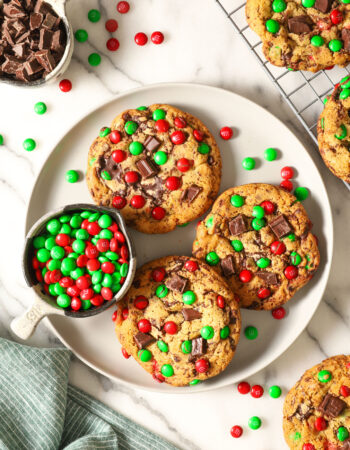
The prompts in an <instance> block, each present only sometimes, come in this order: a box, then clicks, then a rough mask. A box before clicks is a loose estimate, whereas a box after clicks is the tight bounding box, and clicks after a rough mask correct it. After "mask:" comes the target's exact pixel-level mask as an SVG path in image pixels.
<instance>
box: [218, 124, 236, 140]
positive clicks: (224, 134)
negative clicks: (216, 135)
mask: <svg viewBox="0 0 350 450" xmlns="http://www.w3.org/2000/svg"><path fill="white" fill-rule="evenodd" d="M232 136H233V131H232V128H230V127H222V128H221V130H220V137H221V138H222V139H224V140H225V141H227V140H229V139H231V138H232Z"/></svg>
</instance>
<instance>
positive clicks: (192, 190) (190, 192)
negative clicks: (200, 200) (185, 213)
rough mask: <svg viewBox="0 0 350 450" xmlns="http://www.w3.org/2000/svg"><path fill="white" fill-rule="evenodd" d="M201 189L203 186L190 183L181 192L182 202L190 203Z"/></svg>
mask: <svg viewBox="0 0 350 450" xmlns="http://www.w3.org/2000/svg"><path fill="white" fill-rule="evenodd" d="M202 191H203V188H201V187H200V186H197V185H196V184H192V186H190V187H188V188H187V189H185V190H184V191H183V192H182V195H181V200H182V201H183V202H188V203H189V204H191V203H192V202H193V201H194V200H195V199H196V198H197V197H198V195H199V193H200V192H202Z"/></svg>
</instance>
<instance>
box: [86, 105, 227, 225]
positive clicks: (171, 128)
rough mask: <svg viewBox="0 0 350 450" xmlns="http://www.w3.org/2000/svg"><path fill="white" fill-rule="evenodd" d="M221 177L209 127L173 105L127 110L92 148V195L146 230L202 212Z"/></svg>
mask: <svg viewBox="0 0 350 450" xmlns="http://www.w3.org/2000/svg"><path fill="white" fill-rule="evenodd" d="M220 179H221V158H220V151H219V148H218V146H217V144H216V142H215V139H214V138H213V136H212V134H211V133H210V131H209V130H208V128H207V127H206V126H205V125H204V124H203V123H202V122H201V121H200V120H199V119H197V118H196V117H194V116H192V115H190V114H188V113H186V112H183V111H181V110H180V109H177V108H175V107H173V106H169V105H151V106H149V107H141V108H138V109H129V110H127V111H124V112H123V113H121V114H120V115H119V116H117V117H116V118H115V119H114V120H113V122H112V125H111V128H106V127H105V128H103V129H102V130H101V132H100V136H99V137H98V138H96V139H95V141H94V142H93V144H92V145H91V148H90V151H89V163H88V170H87V183H88V187H89V190H90V193H91V195H92V197H93V199H94V201H95V202H96V203H97V204H98V205H104V206H114V207H115V208H118V209H119V210H120V212H121V213H122V215H123V216H124V218H125V220H126V222H127V224H128V225H131V226H133V227H135V228H136V229H137V230H139V231H142V232H144V233H166V232H168V231H171V230H173V229H174V228H175V227H176V226H177V225H182V224H184V223H187V222H190V221H192V220H194V219H196V218H198V217H199V216H201V215H202V214H203V213H204V212H205V211H206V210H207V209H208V208H209V207H210V206H211V204H212V202H213V201H214V199H215V197H216V196H217V193H218V190H219V186H220Z"/></svg>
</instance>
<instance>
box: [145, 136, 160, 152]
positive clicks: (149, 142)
mask: <svg viewBox="0 0 350 450" xmlns="http://www.w3.org/2000/svg"><path fill="white" fill-rule="evenodd" d="M143 145H144V147H145V149H146V150H148V151H149V152H153V151H154V150H157V148H159V147H160V145H161V142H160V141H158V139H157V138H155V137H154V136H148V137H147V138H146V140H145V142H144V143H143Z"/></svg>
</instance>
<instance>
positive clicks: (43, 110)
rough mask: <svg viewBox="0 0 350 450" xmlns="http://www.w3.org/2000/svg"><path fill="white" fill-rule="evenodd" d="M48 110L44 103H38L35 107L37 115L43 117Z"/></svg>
mask: <svg viewBox="0 0 350 450" xmlns="http://www.w3.org/2000/svg"><path fill="white" fill-rule="evenodd" d="M46 110H47V106H46V105H45V103H44V102H37V103H35V105H34V112H36V114H39V115H42V114H45V113H46Z"/></svg>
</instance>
